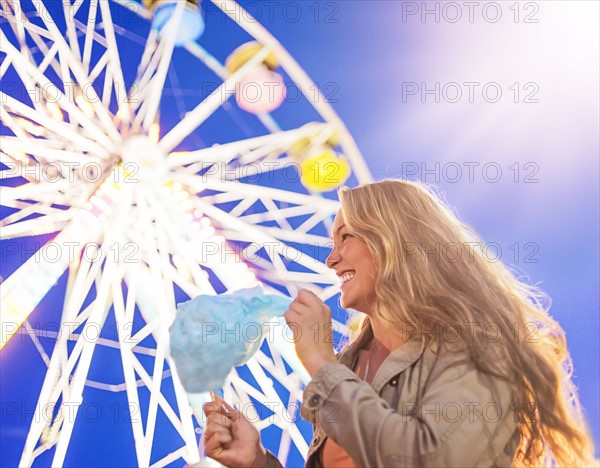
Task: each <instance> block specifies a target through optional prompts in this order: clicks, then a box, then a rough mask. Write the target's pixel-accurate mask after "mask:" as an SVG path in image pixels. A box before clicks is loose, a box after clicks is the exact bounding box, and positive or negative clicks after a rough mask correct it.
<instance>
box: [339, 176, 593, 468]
mask: <svg viewBox="0 0 600 468" xmlns="http://www.w3.org/2000/svg"><path fill="white" fill-rule="evenodd" d="M339 197H340V201H341V212H342V215H343V217H344V222H345V224H346V225H347V226H348V228H349V229H350V230H351V232H352V233H353V234H354V235H356V236H357V237H358V238H360V239H362V240H363V241H364V242H365V243H366V245H367V247H368V248H369V250H370V251H371V253H372V254H373V257H374V259H375V262H376V265H377V270H378V275H377V280H376V286H375V291H376V295H377V308H376V310H377V314H378V318H379V319H380V320H382V321H385V322H388V323H389V324H390V325H391V326H392V327H393V328H394V329H396V330H404V331H406V330H409V331H413V332H414V331H415V330H418V331H419V333H423V334H429V335H430V338H432V339H436V340H440V339H441V340H443V339H444V336H446V337H447V335H448V333H447V332H448V330H452V333H453V338H456V339H457V340H458V341H459V342H460V343H462V344H463V345H464V346H466V347H467V348H468V350H469V353H470V355H471V357H472V359H473V361H474V362H475V365H476V367H477V369H478V370H479V371H480V372H483V373H485V374H488V375H491V376H494V377H496V378H499V379H501V380H503V381H505V382H508V383H509V384H510V385H511V387H512V391H513V404H514V408H515V411H516V412H517V417H518V426H519V431H520V443H519V447H518V449H517V453H516V455H515V458H514V460H513V465H514V466H552V465H559V466H581V465H586V464H590V463H592V462H593V460H594V458H593V453H594V448H593V443H592V441H591V437H590V434H589V431H588V430H587V426H586V423H585V420H584V418H583V416H582V411H581V407H580V404H579V399H578V396H577V390H576V388H575V386H574V385H573V382H572V380H571V375H572V363H571V359H570V356H569V352H568V349H567V343H566V338H565V333H564V331H563V329H562V328H561V327H560V325H559V324H558V323H557V322H556V321H555V320H554V319H552V318H551V317H550V316H549V315H548V309H549V305H550V301H549V300H548V297H547V296H546V295H545V294H544V293H543V292H542V291H541V290H540V289H539V288H537V287H535V286H531V285H529V284H527V283H525V282H523V281H520V280H519V279H518V278H517V277H516V276H515V275H514V274H513V273H512V272H511V271H510V270H509V269H508V268H507V267H506V266H505V265H504V264H503V263H502V262H501V261H494V260H495V259H490V258H488V257H487V255H486V251H485V246H484V244H483V242H482V241H481V240H480V238H479V237H478V236H477V234H476V233H475V232H474V231H473V230H472V229H471V228H469V227H468V226H466V225H465V224H463V223H461V222H460V220H458V218H457V217H456V216H455V215H454V214H453V212H452V210H451V209H450V208H449V207H448V206H447V205H446V203H445V202H444V201H443V198H442V197H440V196H439V195H437V194H436V193H435V192H434V190H433V189H432V188H431V187H429V186H427V185H425V184H423V183H419V182H407V181H400V180H383V181H379V182H375V183H370V184H364V185H361V186H359V187H357V188H354V189H350V188H347V187H343V188H341V189H340V190H339ZM490 327H495V331H494V335H495V336H498V337H501V339H498V340H490V339H489V329H490ZM441 329H443V330H444V331H445V333H439V331H440V330H441Z"/></svg>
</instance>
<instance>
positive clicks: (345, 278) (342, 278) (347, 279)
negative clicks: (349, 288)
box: [340, 273, 354, 284]
mask: <svg viewBox="0 0 600 468" xmlns="http://www.w3.org/2000/svg"><path fill="white" fill-rule="evenodd" d="M352 278H354V273H347V274H345V275H344V276H342V277H340V281H341V282H342V284H344V283H345V282H346V281H349V280H351V279H352Z"/></svg>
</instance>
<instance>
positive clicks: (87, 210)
mask: <svg viewBox="0 0 600 468" xmlns="http://www.w3.org/2000/svg"><path fill="white" fill-rule="evenodd" d="M207 12H210V14H207ZM0 20H1V31H0V52H1V59H0V60H1V62H0V79H2V82H3V83H4V84H3V86H2V90H1V92H0V97H1V99H2V105H1V106H0V118H1V122H2V127H1V130H2V140H1V144H0V157H1V159H0V162H1V163H2V170H1V171H0V177H1V182H2V186H1V187H0V191H1V192H0V194H1V196H0V204H1V205H2V207H3V210H4V211H3V213H4V215H3V216H4V217H3V219H2V221H1V225H0V226H1V231H0V237H1V239H2V240H1V241H0V242H4V241H7V240H11V239H20V238H28V237H31V236H44V239H46V242H45V243H44V245H42V246H41V247H40V249H39V250H38V251H37V252H36V253H35V254H34V255H31V256H30V257H29V258H28V259H27V260H26V261H24V262H23V263H22V264H20V265H19V266H18V268H16V269H15V270H14V271H13V272H12V273H11V274H10V275H9V276H8V277H6V278H5V279H4V281H3V282H2V284H1V286H0V290H1V291H0V294H1V303H2V306H1V307H2V313H1V322H2V341H1V343H0V346H4V345H5V344H6V343H7V342H8V341H9V339H10V338H11V336H12V335H14V334H15V333H17V331H18V330H19V333H23V334H26V335H27V336H29V337H30V338H31V340H32V341H33V343H34V344H35V346H36V347H37V349H38V351H39V353H40V355H41V356H42V357H43V358H44V359H45V360H46V364H47V372H46V376H45V379H44V382H43V385H42V387H41V389H40V392H39V398H38V401H37V406H36V413H37V412H40V413H42V412H44V414H45V417H32V421H31V425H30V427H29V431H28V435H27V439H26V442H25V445H24V450H23V453H22V457H21V462H20V465H22V466H31V465H32V464H34V462H35V461H36V459H37V458H38V457H39V456H40V455H41V454H42V453H44V452H46V451H49V450H53V451H54V454H53V458H52V466H61V465H62V464H63V463H64V460H65V456H66V454H67V451H68V449H69V443H70V440H71V436H72V434H73V430H74V426H75V421H76V420H77V408H78V407H79V405H81V403H82V402H83V401H85V389H86V388H88V387H94V388H96V389H99V390H102V391H106V392H125V393H126V396H127V400H128V401H129V403H130V405H129V407H130V408H131V412H132V414H131V416H132V417H131V418H130V422H131V429H132V431H133V436H134V441H135V452H136V459H137V463H138V465H139V466H164V465H166V464H169V463H172V462H175V461H177V460H180V459H183V460H184V461H185V462H186V463H188V464H193V463H196V462H198V460H199V459H200V457H201V455H200V454H199V449H198V431H197V429H196V427H197V424H195V422H194V419H193V417H194V410H193V406H194V403H198V404H199V403H200V402H201V401H202V400H203V398H204V397H203V396H202V395H192V396H188V395H187V394H186V392H185V390H184V389H183V387H182V385H181V383H180V381H179V378H178V376H177V371H176V369H175V367H174V366H173V364H172V361H171V358H170V356H169V352H168V328H169V325H170V324H171V322H172V321H173V319H174V317H175V314H176V311H177V303H178V302H182V301H183V300H186V299H187V298H192V297H195V296H197V295H199V294H218V293H221V292H224V291H227V290H237V289H240V288H244V287H251V286H254V285H256V284H263V285H264V287H265V288H267V289H268V290H273V291H279V292H283V293H284V294H288V295H294V294H295V292H296V291H297V290H298V288H302V287H306V288H310V289H312V290H314V291H316V292H318V293H319V295H320V297H321V298H322V299H324V300H327V299H329V298H332V297H333V296H334V295H335V294H336V293H337V291H338V280H337V278H336V277H335V275H334V274H333V272H331V271H330V270H329V269H328V268H327V267H326V266H325V265H324V262H323V260H324V258H325V254H326V252H327V249H328V243H329V237H328V231H329V228H330V226H331V224H332V220H333V216H334V215H335V213H336V212H337V210H338V209H339V203H338V201H337V199H336V197H335V188H337V187H338V186H339V185H341V184H342V183H344V182H346V181H349V182H354V183H356V182H367V181H369V180H370V175H369V171H368V168H367V166H366V164H365V162H364V160H363V158H362V156H361V154H360V152H359V150H358V148H357V147H356V145H355V143H354V141H353V139H352V137H351V136H350V134H349V133H348V131H347V129H346V128H345V126H344V125H343V123H342V122H341V120H340V119H339V117H338V116H337V115H336V113H335V112H334V111H333V109H332V108H331V106H330V105H329V103H328V102H327V100H326V98H325V97H324V96H323V94H322V93H321V92H320V91H319V89H318V87H316V86H315V84H314V83H313V82H312V81H311V80H310V79H309V78H308V76H307V74H306V73H305V72H304V70H303V69H302V68H301V67H300V66H299V65H298V64H297V63H296V61H295V60H294V59H293V58H292V56H291V55H290V54H289V53H288V52H287V51H286V50H285V49H284V48H283V47H282V45H281V44H280V43H279V42H278V41H277V40H276V39H274V37H273V36H272V35H271V34H270V33H269V32H268V31H267V30H266V29H265V28H264V27H263V26H262V25H261V24H260V23H259V22H258V21H257V20H256V19H254V18H253V17H252V16H251V15H250V14H249V13H248V12H247V11H245V10H244V9H243V8H242V7H241V6H240V5H239V4H237V3H236V2H233V1H213V2H212V3H211V2H208V1H205V2H204V4H202V5H200V4H199V3H198V1H192V0H187V1H173V0H170V1H144V2H143V3H138V2H132V1H126V0H110V1H109V0H99V1H98V0H90V1H87V0H86V1H84V0H65V1H58V2H45V1H40V0H32V1H22V2H19V1H14V0H2V1H1V2H0ZM207 83H208V84H210V86H207ZM292 94H293V95H292ZM65 276H66V286H64V305H63V307H62V311H61V314H60V328H59V331H58V332H57V333H56V334H55V345H54V346H53V350H52V352H51V355H50V353H49V352H48V350H47V349H44V347H43V346H42V345H41V344H40V342H39V340H38V338H37V335H36V329H35V327H33V326H32V325H31V324H30V323H29V321H28V317H29V316H30V314H31V313H32V312H33V311H34V310H35V309H36V308H37V307H38V305H39V304H40V302H41V301H42V300H43V298H44V297H45V296H46V295H47V294H48V293H49V291H51V290H52V289H53V288H57V287H60V286H59V285H57V284H59V283H60V280H61V278H64V277H65ZM108 321H114V323H115V324H116V334H115V336H114V337H113V338H112V339H111V338H110V337H106V335H105V334H103V331H104V330H105V328H106V326H107V323H108ZM341 322H343V320H341ZM19 327H20V328H19ZM338 330H339V331H340V332H341V333H344V330H345V329H344V325H343V323H339V328H338ZM102 348H108V349H113V350H116V351H117V352H118V354H119V362H120V365H121V367H122V375H123V382H121V383H119V384H114V383H107V382H102V381H98V380H94V378H93V376H92V375H90V366H91V363H92V361H93V359H94V357H95V356H97V355H98V351H99V350H100V349H102ZM248 376H250V378H249V377H248ZM274 383H277V385H276V386H275V385H274ZM305 383H306V376H305V375H304V374H303V369H302V368H301V366H300V365H299V363H298V362H297V358H295V355H294V351H293V345H292V344H291V343H290V342H289V341H287V340H282V339H274V340H268V341H267V342H266V343H264V344H263V346H262V347H261V348H260V350H259V351H258V352H257V353H256V355H255V356H254V357H253V358H252V359H251V360H250V361H249V362H248V363H246V364H245V366H244V367H243V368H240V369H234V370H233V371H232V372H231V374H230V375H229V377H228V379H227V381H226V384H225V386H224V388H223V392H224V396H225V398H226V399H227V400H229V401H234V402H238V403H240V404H246V405H251V406H252V407H254V406H256V405H257V404H258V405H261V404H262V405H266V404H267V403H270V404H272V403H273V402H278V404H279V405H280V406H279V408H281V409H283V411H276V412H275V413H274V414H269V415H268V417H266V416H265V417H262V418H261V417H258V418H257V419H255V422H256V424H257V426H258V427H259V428H260V429H268V428H270V427H276V428H278V429H279V430H280V434H281V435H280V437H279V443H278V449H277V455H278V457H279V458H280V460H282V461H283V462H285V460H286V459H287V457H288V454H289V453H290V450H291V449H292V447H294V448H295V449H296V450H297V451H299V452H300V453H301V454H306V451H307V449H308V447H307V441H306V438H305V436H304V435H303V434H302V433H301V431H300V430H299V429H298V427H297V424H296V423H295V422H294V418H293V417H292V416H293V414H292V413H294V411H296V410H297V409H298V402H299V401H300V400H301V393H302V388H303V385H304V384H305ZM276 387H277V388H276ZM282 389H283V391H282ZM142 392H147V393H148V397H147V398H146V397H143V398H142V397H141V396H140V395H141V393H142ZM190 403H191V404H192V407H191V406H190ZM68 405H71V407H70V408H67V406H68ZM73 405H75V412H74V413H73V412H72V408H73ZM196 408H197V405H196ZM67 410H69V411H67ZM134 410H135V411H139V412H141V413H142V414H143V418H135V417H133V416H134V414H133V413H134ZM159 413H161V414H163V415H164V417H165V418H166V421H168V424H170V425H171V426H172V428H173V430H175V431H176V432H177V433H178V434H179V438H180V443H179V444H178V445H177V446H173V447H171V448H170V449H169V450H168V451H166V452H165V453H157V451H156V450H154V446H155V443H156V440H155V433H156V428H157V424H159V423H158V414H159ZM68 414H74V417H67V415H68ZM196 416H197V417H198V416H199V415H198V414H197V412H196ZM165 418H163V419H165ZM163 423H164V422H163ZM163 423H161V424H163Z"/></svg>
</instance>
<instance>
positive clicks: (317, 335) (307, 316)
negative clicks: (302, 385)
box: [284, 289, 337, 377]
mask: <svg viewBox="0 0 600 468" xmlns="http://www.w3.org/2000/svg"><path fill="white" fill-rule="evenodd" d="M284 317H285V321H286V322H287V324H288V326H289V327H290V328H291V329H292V332H293V333H294V343H295V345H296V354H297V355H298V358H299V359H300V361H302V364H303V365H304V367H305V368H306V370H307V371H308V373H309V374H310V375H311V377H312V376H313V375H314V374H316V372H317V371H318V370H319V369H320V368H321V367H322V366H324V365H325V364H328V363H336V362H337V359H336V358H335V353H334V351H333V338H332V325H331V310H330V309H329V307H327V305H326V304H325V303H324V302H323V301H322V300H321V299H319V297H318V296H317V295H316V294H314V293H312V292H310V291H308V290H307V289H301V290H300V291H299V292H298V296H296V299H294V300H293V301H292V303H291V304H290V307H289V309H288V310H287V311H286V313H285V314H284Z"/></svg>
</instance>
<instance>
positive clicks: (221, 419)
mask: <svg viewBox="0 0 600 468" xmlns="http://www.w3.org/2000/svg"><path fill="white" fill-rule="evenodd" d="M232 426H233V423H232V422H231V419H229V418H227V417H226V416H223V415H221V414H211V415H210V416H208V418H207V419H206V428H205V429H204V437H205V438H207V439H208V438H210V437H212V435H213V434H214V433H215V432H217V431H221V430H225V431H231V427H232Z"/></svg>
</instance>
